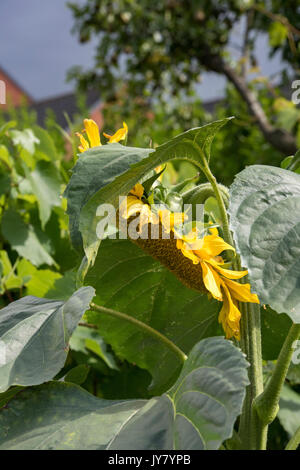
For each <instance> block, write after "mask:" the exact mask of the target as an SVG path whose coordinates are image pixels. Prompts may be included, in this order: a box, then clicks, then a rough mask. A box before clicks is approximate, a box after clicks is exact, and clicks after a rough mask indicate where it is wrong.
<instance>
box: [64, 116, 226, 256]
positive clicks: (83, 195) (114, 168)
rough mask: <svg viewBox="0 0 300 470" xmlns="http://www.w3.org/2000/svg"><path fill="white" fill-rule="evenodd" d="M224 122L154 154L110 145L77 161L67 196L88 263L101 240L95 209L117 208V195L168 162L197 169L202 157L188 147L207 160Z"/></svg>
mask: <svg viewBox="0 0 300 470" xmlns="http://www.w3.org/2000/svg"><path fill="white" fill-rule="evenodd" d="M227 121H228V119H223V120H221V121H215V122H213V123H211V124H207V125H206V126H203V127H197V128H195V129H191V130H189V131H187V132H184V133H182V134H180V135H178V136H177V137H175V138H173V139H171V140H170V141H169V142H167V143H165V144H163V145H161V146H159V147H157V148H156V150H155V151H153V150H150V149H139V148H131V147H123V146H122V145H120V144H109V145H105V146H102V147H96V148H95V149H93V150H89V151H88V152H86V153H85V154H84V155H83V156H82V157H81V158H80V159H79V162H81V163H77V165H76V167H75V169H74V179H73V176H72V178H71V181H70V184H69V186H68V189H67V193H66V195H67V198H68V207H69V209H68V210H69V215H70V226H71V232H72V233H73V238H75V244H77V245H78V242H81V240H79V234H78V218H79V230H80V232H81V234H82V238H83V245H84V250H85V254H86V256H87V258H88V261H89V262H93V261H94V260H95V257H96V255H97V251H98V248H99V244H100V241H101V240H99V238H98V236H97V233H96V227H97V224H98V222H99V220H101V216H99V215H97V208H98V207H99V206H100V205H101V204H104V203H109V204H113V205H114V206H115V207H118V205H119V196H125V195H126V194H128V192H129V191H130V189H131V188H132V187H133V186H134V185H135V184H136V183H137V182H138V181H139V180H141V179H142V178H143V177H144V176H145V175H147V174H148V173H149V172H150V171H151V170H153V169H154V168H156V167H157V166H158V165H161V164H162V163H165V162H167V161H169V160H173V159H186V160H189V161H191V162H192V163H195V164H196V165H198V166H199V163H201V157H200V156H199V154H198V153H197V151H196V150H195V149H194V147H193V145H191V144H197V145H198V146H199V148H200V149H201V150H202V151H203V152H204V153H205V155H206V157H207V158H209V155H210V147H211V143H212V140H213V138H214V136H215V134H216V133H217V132H218V130H219V129H220V128H221V127H222V126H224V124H226V122H227ZM146 157H147V158H146ZM86 175H88V176H86ZM72 179H73V181H72ZM75 193H76V194H75ZM69 204H71V205H69ZM83 206H84V207H83ZM81 210H82V214H81V215H80V212H81ZM102 217H103V215H102Z"/></svg>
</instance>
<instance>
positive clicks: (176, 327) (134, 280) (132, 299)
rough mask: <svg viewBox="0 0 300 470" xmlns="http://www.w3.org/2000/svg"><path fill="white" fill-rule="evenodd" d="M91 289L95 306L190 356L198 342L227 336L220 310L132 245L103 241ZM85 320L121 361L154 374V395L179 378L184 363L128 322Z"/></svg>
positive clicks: (95, 316)
mask: <svg viewBox="0 0 300 470" xmlns="http://www.w3.org/2000/svg"><path fill="white" fill-rule="evenodd" d="M86 283H87V284H88V285H91V286H93V287H95V289H96V297H95V300H94V301H95V303H97V304H99V305H103V306H106V307H109V308H112V309H115V310H118V311H121V312H124V313H126V314H128V315H130V316H133V317H134V318H137V319H139V320H141V321H143V322H144V323H146V324H148V325H150V326H151V327H152V328H154V329H156V330H158V331H160V332H161V333H162V334H164V335H165V336H167V338H169V339H170V340H172V341H173V342H174V343H175V344H176V345H177V346H179V347H180V348H181V349H183V350H184V351H185V352H186V353H188V352H189V351H190V349H191V348H192V346H193V345H194V344H195V343H196V342H197V341H199V339H201V338H204V337H207V336H214V335H217V334H222V330H221V329H220V327H219V324H218V321H217V313H218V311H219V308H220V304H219V303H218V302H217V301H214V300H209V299H208V298H207V296H206V295H201V294H200V293H199V292H196V291H193V290H191V289H188V288H187V287H185V286H183V285H182V284H181V282H180V281H178V280H177V278H176V277H175V276H174V275H173V274H172V273H171V272H169V271H168V270H167V269H166V268H164V267H163V266H162V265H161V264H160V263H159V262H158V261H156V260H154V259H153V258H152V257H151V256H148V255H146V254H145V253H144V252H143V251H142V250H141V249H140V248H139V247H137V246H136V245H134V244H133V243H132V242H130V241H129V240H104V241H103V243H102V245H101V247H100V250H99V254H98V257H97V260H96V263H95V265H94V267H93V268H92V269H91V270H90V272H89V273H88V275H87V278H86ZM86 316H87V318H88V321H89V322H90V323H93V324H97V325H98V326H99V331H100V334H101V336H102V337H103V338H104V340H105V341H106V342H107V343H109V344H111V345H112V347H113V349H114V350H115V352H116V353H117V354H118V356H120V357H121V358H125V359H127V360H128V361H130V362H132V363H135V364H137V365H138V366H139V367H142V368H146V369H147V370H149V371H150V373H151V374H152V377H153V382H152V388H153V389H154V390H155V391H154V393H161V391H165V390H166V389H167V388H168V387H169V386H170V384H172V383H173V382H174V380H175V379H176V378H177V376H178V373H179V369H180V367H181V362H180V360H179V359H178V357H177V355H176V354H174V353H173V352H172V351H170V350H169V349H168V348H167V347H166V346H165V345H164V344H163V343H161V342H160V341H158V340H156V339H154V338H152V337H150V336H149V335H148V334H145V333H144V332H143V331H142V330H141V329H139V328H137V327H136V326H135V325H132V324H131V323H129V322H125V321H122V320H119V319H116V318H113V317H110V316H108V315H106V314H101V313H99V312H91V311H89V312H87V314H86Z"/></svg>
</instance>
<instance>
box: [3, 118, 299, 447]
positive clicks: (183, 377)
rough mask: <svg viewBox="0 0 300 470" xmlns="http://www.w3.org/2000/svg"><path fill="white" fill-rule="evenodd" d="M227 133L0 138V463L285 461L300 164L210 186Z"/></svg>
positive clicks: (91, 131) (290, 426)
mask: <svg viewBox="0 0 300 470" xmlns="http://www.w3.org/2000/svg"><path fill="white" fill-rule="evenodd" d="M232 121H233V118H232V117H228V118H224V119H221V120H217V121H214V122H211V123H209V124H206V125H204V126H202V127H195V128H192V129H190V130H188V131H186V132H183V133H181V134H179V135H177V136H175V137H173V138H171V140H168V141H167V142H165V143H163V144H162V145H159V146H157V147H156V148H144V147H132V146H130V145H129V144H128V142H127V141H128V140H129V141H130V128H129V129H128V126H127V124H126V123H125V122H124V123H123V125H122V127H121V128H120V129H118V130H117V131H116V132H115V133H107V132H104V133H103V136H100V132H99V129H98V126H97V125H96V123H95V122H94V121H93V120H91V119H85V120H84V130H83V132H79V133H78V134H77V139H78V145H79V149H78V155H76V157H75V160H76V161H75V164H74V166H73V168H72V169H71V172H70V168H71V166H72V165H73V163H74V162H73V161H72V160H71V161H69V162H66V161H65V160H64V159H63V158H61V157H60V156H59V155H58V154H57V152H56V148H55V145H54V143H53V141H52V139H51V137H50V136H49V135H48V134H47V132H46V131H44V130H43V129H41V128H39V127H37V126H33V128H32V129H23V130H20V129H17V128H16V124H15V123H13V122H10V123H8V124H5V125H4V126H3V127H2V128H1V130H0V133H1V135H0V138H1V145H0V170H1V172H0V202H1V251H0V273H1V284H0V289H1V294H2V307H3V308H2V309H1V310H0V449H43V450H45V449H109V450H121V449H133V450H140V449H152V450H153V449H154V450H170V449H174V450H218V449H226V450H238V449H251V450H264V449H267V448H270V445H271V444H270V443H271V442H273V440H272V439H273V438H272V436H271V430H272V426H274V423H277V424H278V426H282V427H283V429H284V430H285V431H284V432H285V433H286V439H285V440H284V439H283V440H281V441H280V445H281V446H282V448H283V447H285V448H286V449H289V450H296V449H297V447H298V445H299V443H300V411H299V410H300V398H299V394H298V393H297V387H298V385H299V383H300V365H299V363H300V263H299V261H300V243H299V241H300V174H299V173H300V154H299V152H298V153H295V155H291V156H287V157H286V158H285V159H284V160H283V161H282V163H281V166H280V167H279V166H278V167H276V166H270V165H262V164H254V165H250V166H248V167H246V168H245V169H243V170H242V171H241V172H239V173H238V174H236V175H235V178H234V181H233V183H232V184H231V186H230V187H229V188H228V187H226V186H224V185H222V184H219V182H218V181H217V179H216V177H215V176H214V174H213V173H212V170H211V167H212V165H213V159H214V144H213V141H214V138H215V136H217V135H218V133H220V132H223V130H224V128H225V127H229V126H231V125H232ZM218 143H219V145H220V141H218ZM223 165H224V167H226V160H225V159H224V161H223ZM182 168H185V169H186V168H188V169H189V170H188V172H189V174H188V175H187V177H186V178H181V179H180V178H178V175H179V174H180V172H181V171H182ZM185 175H186V173H185ZM123 381H126V383H127V385H126V387H124V386H123V385H122V383H123ZM129 383H130V385H128V384H129ZM113 384H114V385H113ZM125 389H126V393H125V392H124V390H125ZM279 422H280V423H281V424H280V425H279Z"/></svg>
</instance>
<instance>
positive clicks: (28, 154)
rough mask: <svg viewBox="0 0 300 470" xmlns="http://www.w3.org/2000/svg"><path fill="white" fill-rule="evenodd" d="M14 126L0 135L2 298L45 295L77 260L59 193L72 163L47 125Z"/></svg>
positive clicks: (7, 128) (3, 128)
mask: <svg viewBox="0 0 300 470" xmlns="http://www.w3.org/2000/svg"><path fill="white" fill-rule="evenodd" d="M24 124H25V123H24V121H23V122H22V125H23V126H24ZM16 125H17V124H16V122H13V121H11V122H9V123H7V124H6V125H5V126H3V127H2V132H1V135H0V184H1V186H0V188H1V189H0V248H1V250H2V251H1V253H3V256H2V257H1V261H0V262H1V265H2V276H1V292H2V294H3V295H4V297H3V300H4V302H6V299H7V298H9V299H10V300H12V299H17V298H18V297H20V296H22V295H24V293H26V292H27V293H28V294H31V295H36V296H41V297H42V296H44V295H45V294H46V292H48V291H50V290H51V288H54V284H55V282H56V281H57V280H58V279H60V278H61V277H62V276H63V274H64V273H65V272H66V271H67V270H69V269H71V268H74V266H75V265H76V262H77V260H76V257H75V253H74V251H73V250H72V248H71V246H70V243H69V234H68V225H67V217H66V214H65V212H64V208H65V204H66V201H65V200H64V199H63V198H62V197H61V194H62V192H63V189H64V186H65V183H66V175H67V173H66V169H67V168H68V165H69V163H67V161H66V160H65V159H64V156H63V155H62V154H61V153H60V151H59V150H58V149H57V148H56V146H55V144H54V141H53V139H52V137H51V136H50V135H49V134H48V133H47V132H46V131H45V130H44V129H42V128H40V127H39V126H37V125H36V124H35V125H33V127H32V128H25V129H22V125H20V127H21V129H17V128H16ZM4 257H5V259H4ZM70 259H71V260H72V261H71V264H70ZM36 268H39V269H36ZM72 292H73V285H72ZM72 292H71V293H72Z"/></svg>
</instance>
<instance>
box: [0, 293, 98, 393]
mask: <svg viewBox="0 0 300 470" xmlns="http://www.w3.org/2000/svg"><path fill="white" fill-rule="evenodd" d="M93 296H94V289H93V288H92V287H82V288H81V289H79V290H78V291H77V292H75V293H74V294H73V295H72V296H71V297H70V298H69V299H68V300H67V301H66V302H62V301H56V300H49V299H40V298H38V297H32V296H28V297H23V298H22V299H20V300H17V301H16V302H12V303H11V304H9V305H8V306H7V307H5V308H3V309H2V310H1V311H0V345H1V352H2V354H1V362H0V392H4V391H5V390H7V389H8V388H9V387H10V386H11V385H37V384H41V383H43V382H46V381H47V380H50V379H52V378H53V377H54V376H55V375H56V374H57V373H58V372H59V371H60V369H61V368H62V367H63V365H64V363H65V360H66V357H67V352H68V342H69V339H70V336H71V334H72V333H73V331H74V330H75V328H76V326H77V324H78V322H79V320H80V318H81V317H82V315H83V314H84V312H85V311H86V310H87V309H88V308H89V303H90V301H91V300H92V298H93Z"/></svg>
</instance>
